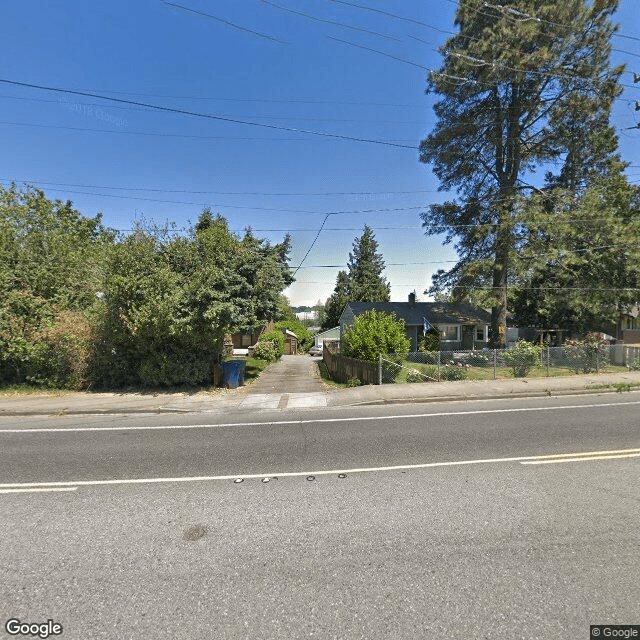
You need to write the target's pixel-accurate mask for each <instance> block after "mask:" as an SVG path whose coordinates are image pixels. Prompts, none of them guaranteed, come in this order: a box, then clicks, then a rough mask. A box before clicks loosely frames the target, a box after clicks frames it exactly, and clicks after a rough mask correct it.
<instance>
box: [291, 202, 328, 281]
mask: <svg viewBox="0 0 640 640" xmlns="http://www.w3.org/2000/svg"><path fill="white" fill-rule="evenodd" d="M332 215H335V214H333V213H327V215H325V217H324V220H323V221H322V224H321V225H320V228H319V229H318V233H316V237H315V238H314V239H313V242H312V243H311V246H310V247H309V248H308V249H307V253H305V254H304V258H302V260H301V261H300V264H299V265H298V266H297V268H296V270H295V271H294V272H293V274H292V275H291V277H294V276H295V275H296V273H298V270H299V269H300V268H301V267H302V265H303V263H304V261H305V260H306V259H307V256H308V255H309V254H310V253H311V249H313V246H314V245H315V243H316V241H317V240H318V238H319V237H320V233H321V232H322V229H323V227H324V225H325V224H326V222H327V220H328V219H329V216H332Z"/></svg>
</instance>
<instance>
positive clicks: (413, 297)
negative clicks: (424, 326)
mask: <svg viewBox="0 0 640 640" xmlns="http://www.w3.org/2000/svg"><path fill="white" fill-rule="evenodd" d="M409 306H410V307H415V306H416V292H415V291H412V292H411V293H410V294H409Z"/></svg>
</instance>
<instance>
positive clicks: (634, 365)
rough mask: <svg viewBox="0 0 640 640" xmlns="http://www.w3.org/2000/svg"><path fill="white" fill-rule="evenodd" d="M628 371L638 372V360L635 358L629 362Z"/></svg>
mask: <svg viewBox="0 0 640 640" xmlns="http://www.w3.org/2000/svg"><path fill="white" fill-rule="evenodd" d="M629 369H631V371H640V358H636V359H635V360H634V361H633V362H631V363H630V364H629Z"/></svg>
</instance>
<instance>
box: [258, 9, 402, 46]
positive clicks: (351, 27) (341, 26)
mask: <svg viewBox="0 0 640 640" xmlns="http://www.w3.org/2000/svg"><path fill="white" fill-rule="evenodd" d="M260 2H262V3H263V4H266V5H269V6H271V7H275V8H276V9H279V10H280V11H286V12H287V13H292V14H294V15H297V16H302V17H303V18H307V20H312V21H314V22H322V23H324V24H331V25H334V26H337V27H340V28H341V29H350V30H351V31H359V32H361V33H368V34H370V35H374V36H378V37H380V38H385V39H386V40H395V41H396V42H400V38H396V37H395V36H390V35H387V34H384V33H378V32H377V31H370V30H369V29H365V28H364V27H353V26H351V25H348V24H345V23H344V22H337V21H335V20H327V19H324V18H318V17H317V16H312V15H310V14H308V13H303V12H302V11H297V10H295V9H292V8H291V7H285V6H283V5H280V4H276V3H275V2H271V1H270V0H260Z"/></svg>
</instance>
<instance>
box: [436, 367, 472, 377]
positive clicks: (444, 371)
mask: <svg viewBox="0 0 640 640" xmlns="http://www.w3.org/2000/svg"><path fill="white" fill-rule="evenodd" d="M466 379H467V370H466V369H465V368H464V367H458V366H457V365H454V366H451V365H448V364H446V365H445V366H444V367H442V368H441V369H440V380H466Z"/></svg>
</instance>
